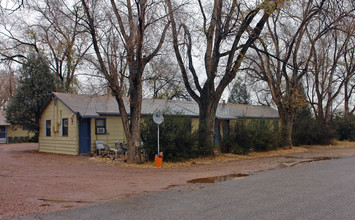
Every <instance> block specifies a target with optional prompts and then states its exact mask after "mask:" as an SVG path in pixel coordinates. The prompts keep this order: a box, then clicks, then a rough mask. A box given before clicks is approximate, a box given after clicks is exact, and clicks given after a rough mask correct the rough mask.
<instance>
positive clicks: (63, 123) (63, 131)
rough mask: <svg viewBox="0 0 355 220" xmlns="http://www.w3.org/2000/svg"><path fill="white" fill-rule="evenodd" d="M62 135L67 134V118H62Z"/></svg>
mask: <svg viewBox="0 0 355 220" xmlns="http://www.w3.org/2000/svg"><path fill="white" fill-rule="evenodd" d="M62 136H68V119H67V118H63V119H62Z"/></svg>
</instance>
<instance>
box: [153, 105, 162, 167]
mask: <svg viewBox="0 0 355 220" xmlns="http://www.w3.org/2000/svg"><path fill="white" fill-rule="evenodd" d="M153 121H154V122H155V123H156V124H157V125H158V154H157V156H158V157H156V158H155V161H157V160H159V161H162V158H159V155H160V149H159V125H160V124H161V123H163V122H164V117H163V114H162V113H161V111H159V110H158V111H156V112H154V113H153ZM155 166H158V165H157V162H156V165H155ZM160 166H161V162H160V165H159V166H158V167H160Z"/></svg>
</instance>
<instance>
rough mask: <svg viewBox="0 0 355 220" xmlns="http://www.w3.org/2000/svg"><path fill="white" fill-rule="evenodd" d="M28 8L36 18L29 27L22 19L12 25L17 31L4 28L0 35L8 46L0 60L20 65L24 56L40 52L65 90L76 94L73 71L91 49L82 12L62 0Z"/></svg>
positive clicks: (35, 4)
mask: <svg viewBox="0 0 355 220" xmlns="http://www.w3.org/2000/svg"><path fill="white" fill-rule="evenodd" d="M27 5H28V6H29V7H30V8H29V10H30V12H32V14H34V15H35V16H36V18H35V19H34V21H32V22H31V23H29V22H27V21H26V20H24V19H26V18H22V20H20V21H17V22H16V23H15V24H14V25H15V26H18V27H17V28H16V29H14V28H11V29H10V28H9V27H6V26H5V31H3V32H2V34H3V35H4V36H6V38H7V41H8V42H11V44H8V45H7V46H6V50H3V52H1V53H0V55H1V56H2V57H3V58H2V59H3V60H13V61H15V62H19V63H21V62H22V58H24V57H25V55H26V54H23V53H28V52H29V51H31V50H32V51H36V52H37V53H39V52H41V53H43V54H45V56H46V57H47V59H48V61H49V64H50V66H51V70H52V71H53V72H55V73H56V74H57V76H58V78H59V79H60V81H61V83H62V87H63V88H64V90H65V91H69V92H75V90H76V88H75V87H76V85H75V84H76V81H77V79H76V76H75V73H76V70H77V68H78V66H79V65H80V64H82V63H83V58H84V56H85V54H86V53H87V51H88V49H89V48H90V46H91V44H90V43H88V42H89V41H88V39H87V38H88V35H87V33H86V32H85V30H84V27H83V26H82V25H81V22H82V16H83V11H82V9H81V8H80V7H79V6H78V4H77V3H76V4H72V3H68V2H66V1H65V0H61V1H50V0H43V1H42V0H41V1H40V0H38V1H33V2H30V3H27ZM20 22H21V24H20ZM18 32H19V33H18ZM19 58H20V59H19Z"/></svg>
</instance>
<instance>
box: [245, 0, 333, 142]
mask: <svg viewBox="0 0 355 220" xmlns="http://www.w3.org/2000/svg"><path fill="white" fill-rule="evenodd" d="M329 8H331V5H330V3H329V2H328V1H326V0H322V1H312V0H311V1H302V0H300V1H293V2H289V4H288V5H287V7H285V8H284V9H283V10H280V11H278V13H275V14H274V15H272V17H271V19H270V21H269V22H268V23H267V29H266V30H267V31H266V32H265V34H264V35H263V38H261V39H262V40H260V41H259V43H258V44H257V45H256V46H255V47H254V49H255V55H254V56H251V57H249V59H248V61H249V63H250V65H251V66H250V67H251V68H249V73H250V75H251V76H252V77H257V78H258V79H259V80H262V81H264V82H266V83H267V84H268V87H269V89H270V92H271V95H272V99H273V102H274V103H275V105H276V106H277V108H278V112H279V115H280V119H281V123H282V128H283V137H284V144H285V145H286V146H292V127H293V120H294V116H295V110H296V108H297V107H299V106H302V105H304V104H306V100H305V96H304V95H303V94H304V93H303V91H302V89H301V88H302V86H301V83H302V79H303V78H304V76H305V75H306V74H307V73H308V71H309V69H310V68H309V66H310V63H311V61H312V54H313V53H314V51H315V43H316V42H318V40H319V39H321V38H322V37H323V36H324V35H325V34H326V33H327V32H328V31H329V30H331V29H332V28H333V26H334V20H333V21H330V22H329V21H328V20H327V19H325V16H326V15H327V13H326V9H329ZM314 21H316V22H315V23H316V25H313V24H314V23H313V22H314ZM312 25H313V26H312ZM311 28H312V31H310V29H311ZM307 33H312V36H311V37H310V36H309V35H308V37H307ZM258 47H260V48H262V49H260V48H258Z"/></svg>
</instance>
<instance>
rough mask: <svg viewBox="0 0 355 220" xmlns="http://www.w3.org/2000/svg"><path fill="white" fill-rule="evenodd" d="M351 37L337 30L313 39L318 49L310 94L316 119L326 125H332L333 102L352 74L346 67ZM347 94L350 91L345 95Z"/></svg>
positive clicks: (313, 56) (313, 59) (314, 54)
mask: <svg viewBox="0 0 355 220" xmlns="http://www.w3.org/2000/svg"><path fill="white" fill-rule="evenodd" d="M339 23H340V22H339ZM307 35H308V36H309V37H310V38H312V37H311V33H309V32H308V33H307ZM352 37H353V36H352V35H351V34H350V33H349V32H342V31H340V30H339V28H334V29H333V30H331V31H329V32H327V34H326V35H325V36H324V37H322V38H321V39H319V40H318V41H314V40H312V39H310V42H311V43H312V44H314V45H313V47H314V48H315V49H314V51H313V52H312V54H311V56H312V61H311V63H310V68H309V73H310V74H308V75H307V88H308V90H309V91H308V93H307V94H308V95H309V101H310V105H311V107H312V109H313V112H314V115H315V117H316V118H317V119H318V121H319V123H321V124H323V125H328V124H329V123H330V121H331V118H332V115H333V109H334V108H333V106H334V102H335V101H336V100H337V99H338V98H339V95H340V94H341V91H342V88H343V86H345V83H348V82H349V80H350V78H351V75H352V74H351V70H350V71H347V69H348V68H347V66H346V64H344V61H346V59H347V58H348V57H346V54H348V53H349V51H348V47H349V44H350V43H351V39H352ZM348 55H349V54H348ZM344 56H345V57H344ZM342 63H343V65H341V64H342ZM347 64H349V63H347ZM344 65H345V66H344ZM353 74H354V73H353ZM346 87H348V86H346ZM344 89H346V88H345V87H344ZM347 94H349V93H348V91H346V94H344V95H345V96H346V95H347ZM345 98H346V99H348V98H349V97H345Z"/></svg>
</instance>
